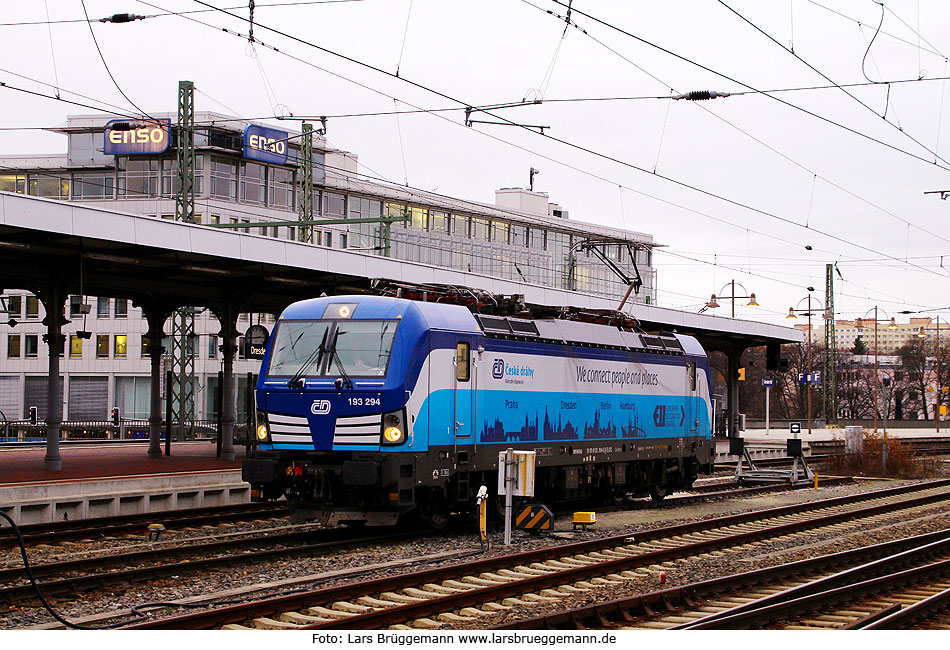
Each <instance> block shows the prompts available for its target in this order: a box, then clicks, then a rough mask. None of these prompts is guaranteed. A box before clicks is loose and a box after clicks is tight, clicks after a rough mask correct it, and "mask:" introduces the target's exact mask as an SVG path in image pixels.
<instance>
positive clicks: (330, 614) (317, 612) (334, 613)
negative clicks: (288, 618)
mask: <svg viewBox="0 0 950 650" xmlns="http://www.w3.org/2000/svg"><path fill="white" fill-rule="evenodd" d="M306 612H307V614H310V615H311V616H326V617H327V618H330V619H340V618H349V617H350V616H356V613H355V612H344V611H341V610H339V609H327V608H326V607H321V606H319V605H315V606H313V607H308V608H307V609H306Z"/></svg>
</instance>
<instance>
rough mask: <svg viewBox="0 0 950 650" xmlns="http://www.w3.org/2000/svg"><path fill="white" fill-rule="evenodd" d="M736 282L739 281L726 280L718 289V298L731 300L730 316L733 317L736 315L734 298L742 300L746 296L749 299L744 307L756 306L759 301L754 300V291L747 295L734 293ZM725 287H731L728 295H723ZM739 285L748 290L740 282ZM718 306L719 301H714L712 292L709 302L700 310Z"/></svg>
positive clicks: (714, 296)
mask: <svg viewBox="0 0 950 650" xmlns="http://www.w3.org/2000/svg"><path fill="white" fill-rule="evenodd" d="M737 284H739V283H738V282H736V281H735V280H732V281H730V282H727V283H726V284H724V285H723V287H722V289H720V290H719V298H727V299H729V300H731V301H732V317H733V318H735V317H736V300H737V299H740V300H744V299H746V298H748V299H749V302H747V303H746V307H758V306H759V303H757V302H756V301H755V293H754V292H752V293H749V295H747V296H737V295H736V285H737ZM726 287H731V290H730V292H729V295H724V294H723V292H724V291H725V290H726ZM739 287H740V288H741V289H742V290H743V291H748V290H747V289H746V288H745V287H743V286H742V285H741V284H739ZM718 308H719V303H718V302H716V294H713V295H712V296H711V297H710V298H709V302H707V303H706V306H705V307H703V309H702V311H706V310H707V309H718Z"/></svg>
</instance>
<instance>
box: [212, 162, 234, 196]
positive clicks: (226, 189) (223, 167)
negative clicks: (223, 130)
mask: <svg viewBox="0 0 950 650" xmlns="http://www.w3.org/2000/svg"><path fill="white" fill-rule="evenodd" d="M237 183H238V179H237V163H236V162H234V161H232V160H229V159H227V158H219V157H218V156H212V157H211V196H212V197H214V198H219V199H232V200H237Z"/></svg>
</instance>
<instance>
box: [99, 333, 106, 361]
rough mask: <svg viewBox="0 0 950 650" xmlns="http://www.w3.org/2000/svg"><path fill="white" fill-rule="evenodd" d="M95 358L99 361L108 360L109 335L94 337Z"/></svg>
mask: <svg viewBox="0 0 950 650" xmlns="http://www.w3.org/2000/svg"><path fill="white" fill-rule="evenodd" d="M96 357H97V358H99V359H108V358H109V335H108V334H97V335H96Z"/></svg>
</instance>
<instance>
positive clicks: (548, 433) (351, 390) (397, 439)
mask: <svg viewBox="0 0 950 650" xmlns="http://www.w3.org/2000/svg"><path fill="white" fill-rule="evenodd" d="M261 369H262V370H261V373H260V377H259V380H258V384H257V407H258V449H257V450H256V451H255V452H252V454H251V455H250V456H249V457H248V458H247V459H246V460H245V461H244V465H243V476H244V480H245V481H247V482H249V483H251V485H252V494H253V495H254V498H263V499H274V498H279V497H280V496H283V495H285V496H286V497H287V499H288V501H289V502H290V504H291V507H292V511H293V513H294V518H295V519H296V520H307V519H320V520H323V521H325V522H327V523H329V524H336V523H366V524H369V525H391V524H395V523H397V521H398V520H399V518H400V517H402V516H405V515H410V514H412V515H417V516H421V517H422V518H424V519H426V520H428V521H429V522H430V523H431V524H433V525H436V526H440V525H442V524H444V523H445V521H446V520H447V518H448V516H449V514H450V513H452V512H457V511H462V510H468V509H471V508H473V506H474V497H475V494H476V492H477V490H478V488H479V487H480V486H481V485H486V486H488V487H489V489H492V488H494V486H496V485H497V474H496V472H497V469H498V468H497V465H498V452H499V451H503V450H504V449H505V448H507V447H509V446H513V447H515V448H517V449H525V450H534V451H535V452H536V457H537V467H536V498H537V499H538V500H540V501H543V502H545V503H548V504H551V505H553V504H555V503H560V502H564V501H567V500H570V499H580V498H587V497H591V496H598V497H603V498H604V499H605V500H614V501H616V500H620V499H622V498H624V497H625V496H629V495H633V496H646V495H648V494H649V495H651V496H652V497H653V498H654V499H660V498H662V497H663V496H664V495H665V494H667V493H668V492H670V491H672V490H675V489H680V488H684V487H689V486H690V485H691V484H692V482H693V481H694V480H695V479H696V476H697V475H698V473H699V472H700V471H704V472H708V471H710V470H711V463H712V448H713V447H712V445H713V443H712V439H711V430H710V423H711V420H712V405H711V400H710V398H709V386H710V382H709V366H708V363H707V359H706V354H705V352H704V351H703V349H702V347H701V346H700V345H699V343H698V342H697V341H696V340H695V339H693V338H692V337H688V336H682V335H678V334H663V335H648V334H641V333H637V332H634V331H627V330H625V329H621V328H619V327H616V326H608V325H595V324H592V323H586V322H579V321H573V320H561V319H544V320H529V319H521V318H511V317H504V316H494V315H492V316H489V315H483V314H473V313H472V312H471V311H470V310H469V309H467V308H466V307H463V306H460V305H453V304H440V303H437V302H418V301H411V300H405V299H400V298H390V297H383V296H334V297H323V298H315V299H310V300H304V301H301V302H297V303H294V304H293V305H290V306H289V307H288V308H287V309H286V310H285V311H284V312H283V314H281V316H280V318H279V319H278V323H277V326H276V328H275V330H274V333H273V334H272V336H271V338H270V341H269V342H268V346H267V350H266V353H265V356H264V359H263V361H262V366H261Z"/></svg>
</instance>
